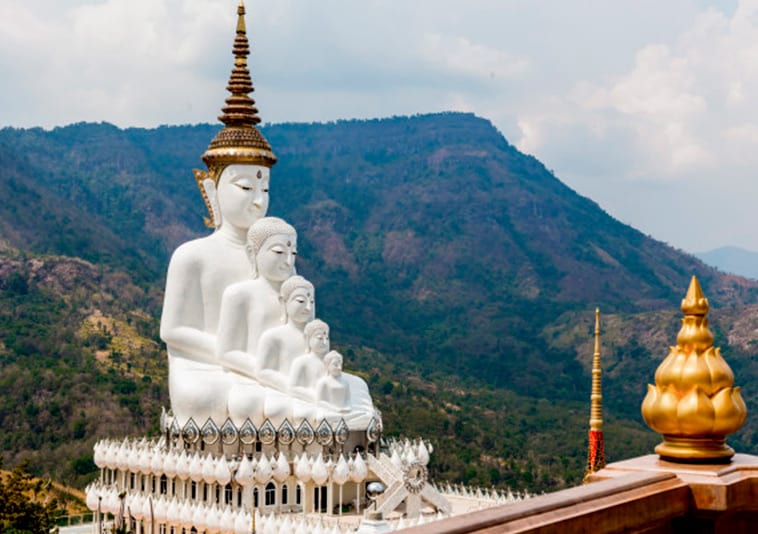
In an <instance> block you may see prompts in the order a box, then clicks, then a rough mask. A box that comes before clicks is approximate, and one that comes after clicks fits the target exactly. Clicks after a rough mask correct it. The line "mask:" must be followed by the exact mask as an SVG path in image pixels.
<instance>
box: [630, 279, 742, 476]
mask: <svg viewBox="0 0 758 534" xmlns="http://www.w3.org/2000/svg"><path fill="white" fill-rule="evenodd" d="M681 309H682V313H684V318H683V319H682V328H681V330H679V335H678V336H677V338H676V343H677V344H676V346H675V347H671V348H670V350H669V354H668V356H667V357H666V359H665V360H663V362H662V363H661V365H660V366H659V367H658V370H657V371H656V372H655V385H654V386H653V385H650V384H648V387H647V395H646V396H645V400H644V401H643V402H642V417H643V418H644V419H645V422H646V423H647V424H648V426H650V428H652V429H653V430H655V431H656V432H658V433H659V434H662V435H663V442H662V443H661V444H659V445H658V446H657V447H656V448H655V452H656V453H658V454H659V455H660V456H661V458H662V459H665V460H671V461H675V462H683V463H707V462H728V461H729V460H730V458H731V457H732V456H734V450H733V449H732V448H731V447H729V446H728V445H727V444H726V436H727V435H729V434H733V433H734V432H736V431H737V430H739V428H740V427H741V426H742V423H744V421H745V417H746V416H747V407H746V406H745V402H744V401H743V400H742V395H740V388H739V387H733V385H734V374H733V373H732V370H731V369H730V368H729V365H728V364H727V363H726V361H725V360H724V358H722V357H721V351H720V350H719V349H718V348H714V347H713V334H712V333H711V331H710V330H709V329H708V319H707V318H706V315H707V314H708V309H709V307H708V299H706V298H705V296H704V295H703V290H702V289H701V288H700V283H699V282H698V280H697V278H696V277H695V276H693V277H692V281H691V282H690V287H689V289H688V290H687V295H686V296H685V298H684V300H683V301H682V308H681Z"/></svg>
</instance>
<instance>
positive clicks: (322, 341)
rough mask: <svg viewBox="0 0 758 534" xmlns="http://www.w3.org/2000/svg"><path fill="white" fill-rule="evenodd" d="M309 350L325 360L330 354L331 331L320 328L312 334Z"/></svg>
mask: <svg viewBox="0 0 758 534" xmlns="http://www.w3.org/2000/svg"><path fill="white" fill-rule="evenodd" d="M308 350H310V351H311V352H312V353H313V354H316V355H317V356H320V357H322V358H323V357H324V356H325V355H326V353H327V352H329V330H327V329H326V328H319V329H318V330H316V331H315V332H314V333H313V334H311V337H310V339H309V340H308Z"/></svg>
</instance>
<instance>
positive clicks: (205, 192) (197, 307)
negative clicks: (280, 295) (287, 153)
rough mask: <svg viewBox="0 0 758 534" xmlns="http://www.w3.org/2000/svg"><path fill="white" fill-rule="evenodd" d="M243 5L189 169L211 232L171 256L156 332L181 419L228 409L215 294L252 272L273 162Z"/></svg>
mask: <svg viewBox="0 0 758 534" xmlns="http://www.w3.org/2000/svg"><path fill="white" fill-rule="evenodd" d="M243 15H244V11H243V10H241V11H240V14H239V17H238V22H237V35H236V37H235V41H234V54H235V56H236V58H235V66H234V68H233V70H232V74H231V76H230V80H229V85H228V86H227V89H228V90H229V91H230V92H231V96H230V97H229V98H227V100H226V106H224V108H223V109H222V112H223V114H222V115H221V117H219V118H220V120H221V121H222V122H223V123H224V125H225V127H224V128H223V129H222V130H221V131H220V132H219V133H218V135H216V137H215V138H214V139H213V141H212V142H211V144H210V146H209V147H208V150H207V151H206V152H205V153H204V154H203V161H204V162H205V164H206V165H207V167H208V171H207V172H205V171H198V170H196V171H195V178H196V181H197V183H198V186H199V187H200V192H201V194H202V196H203V199H204V201H205V203H206V206H207V207H208V211H209V214H210V218H209V219H206V224H207V225H208V226H210V227H212V228H213V229H214V232H213V233H212V234H211V235H209V236H206V237H202V238H200V239H195V240H193V241H189V242H187V243H184V244H183V245H181V246H180V247H179V248H178V249H177V250H176V251H175V252H174V254H173V256H172V257H171V262H170V264H169V268H168V274H167V277H166V293H165V297H164V303H163V315H162V317H161V330H160V334H161V339H163V341H164V342H165V343H166V345H167V349H168V358H169V394H170V397H171V407H172V409H173V412H174V415H175V416H176V418H177V419H178V422H179V423H180V424H184V422H186V420H187V419H188V418H189V417H192V418H194V419H195V420H196V422H198V424H203V422H205V420H206V419H207V418H209V417H211V418H213V419H214V420H216V421H223V420H224V419H225V417H226V394H225V392H226V391H227V390H228V381H229V377H228V376H227V374H226V373H225V372H224V370H223V369H222V367H221V366H220V365H219V362H218V359H217V353H218V351H217V346H216V344H217V342H216V339H217V338H216V336H217V329H218V323H219V316H220V310H221V296H222V294H223V293H224V290H225V289H226V287H227V286H229V285H231V284H233V283H235V282H238V281H241V280H245V279H248V278H250V276H251V272H250V264H249V262H248V261H247V255H246V252H245V242H246V235H247V232H248V228H249V227H250V226H251V225H252V224H253V223H254V222H255V221H257V220H258V219H260V218H261V217H263V216H264V215H265V214H266V210H267V208H268V187H269V171H270V168H271V166H272V165H273V164H274V163H275V162H276V157H275V156H274V154H273V153H272V151H271V146H270V145H269V143H268V141H267V140H266V139H265V138H264V137H263V135H261V133H260V132H259V131H258V130H257V129H256V127H255V125H256V124H258V123H259V122H260V118H259V117H258V115H257V113H258V111H257V109H256V108H255V102H254V101H253V100H252V99H251V98H250V97H249V96H248V93H250V92H251V91H252V90H253V86H252V82H251V80H250V73H249V71H248V69H247V55H248V42H247V37H246V34H245V23H244V17H243Z"/></svg>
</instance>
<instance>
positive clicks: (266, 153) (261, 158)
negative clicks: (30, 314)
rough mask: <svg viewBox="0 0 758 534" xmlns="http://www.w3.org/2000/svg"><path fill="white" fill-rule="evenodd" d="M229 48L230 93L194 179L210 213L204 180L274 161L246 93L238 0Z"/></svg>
mask: <svg viewBox="0 0 758 534" xmlns="http://www.w3.org/2000/svg"><path fill="white" fill-rule="evenodd" d="M232 50H233V53H234V68H233V69H232V72H231V74H230V76H229V83H228V84H227V86H226V89H227V91H229V92H230V93H231V95H230V96H229V97H228V98H227V99H226V105H225V106H224V107H223V108H221V112H222V114H221V116H219V118H218V119H219V120H220V121H221V122H223V123H224V128H223V129H222V130H221V131H220V132H219V133H218V134H217V135H216V137H215V138H214V139H213V141H211V144H210V146H208V150H206V151H205V153H204V154H203V161H204V162H205V164H206V165H207V166H208V172H207V173H206V172H204V171H198V170H196V171H195V180H196V181H197V183H198V186H199V187H200V192H201V193H202V195H203V199H204V200H205V203H206V205H207V206H208V210H209V212H210V213H211V217H213V210H212V208H211V204H210V201H209V199H208V197H207V194H206V193H207V192H206V190H205V189H204V186H203V182H204V181H205V180H207V179H209V178H210V179H211V180H213V182H214V183H218V179H219V176H221V172H222V171H223V170H224V168H225V167H226V166H227V165H232V164H235V163H242V164H253V165H263V166H265V167H271V166H272V165H274V163H276V156H274V153H273V152H272V151H271V145H270V144H269V142H268V141H267V140H266V138H265V137H263V134H261V132H260V131H258V129H257V128H256V127H255V125H256V124H258V123H260V122H261V119H260V117H258V109H257V108H256V107H255V100H253V99H252V98H251V97H250V96H249V93H252V92H253V91H254V90H255V89H254V88H253V82H252V80H251V78H250V71H249V70H248V68H247V56H248V55H249V54H250V46H249V44H248V41H247V30H246V28H245V6H244V4H243V3H242V1H241V0H240V3H239V6H238V7H237V33H236V35H235V38H234V46H233V48H232ZM206 224H208V225H209V226H212V221H210V220H208V221H206Z"/></svg>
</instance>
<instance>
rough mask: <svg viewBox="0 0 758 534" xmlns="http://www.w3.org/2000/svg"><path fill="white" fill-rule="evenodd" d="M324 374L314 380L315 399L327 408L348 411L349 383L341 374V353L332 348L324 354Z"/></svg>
mask: <svg viewBox="0 0 758 534" xmlns="http://www.w3.org/2000/svg"><path fill="white" fill-rule="evenodd" d="M324 366H325V367H326V374H324V375H323V376H322V377H321V378H319V379H318V381H317V382H316V400H317V401H318V402H319V404H321V405H323V406H324V407H325V408H326V409H327V410H336V411H338V412H348V411H350V385H349V383H348V381H347V380H345V377H344V375H343V374H342V354H340V353H339V352H337V351H335V350H333V351H330V352H329V353H328V354H327V355H326V356H324Z"/></svg>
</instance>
